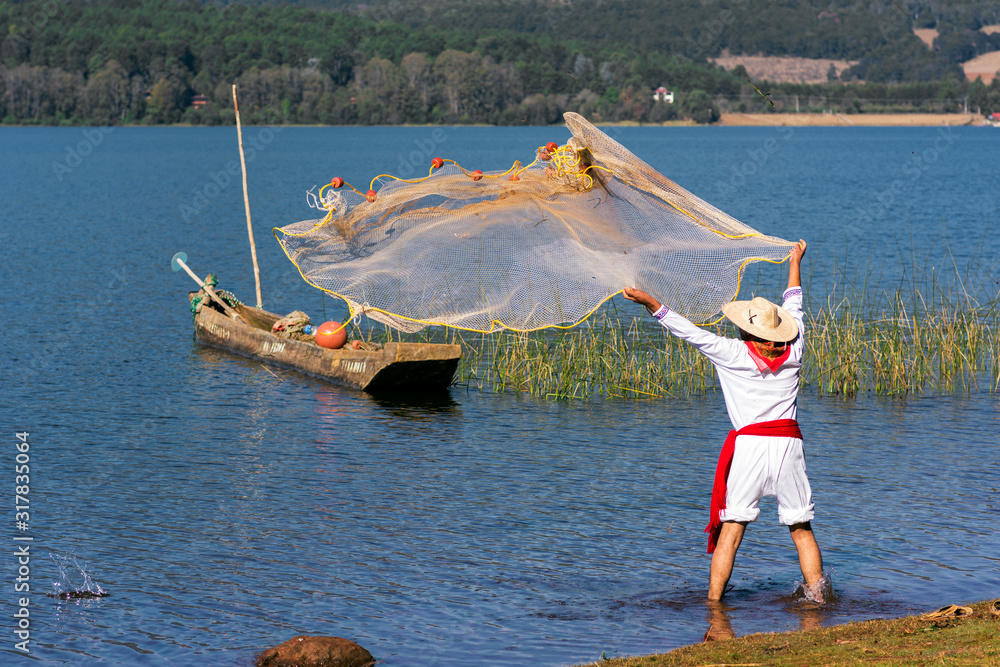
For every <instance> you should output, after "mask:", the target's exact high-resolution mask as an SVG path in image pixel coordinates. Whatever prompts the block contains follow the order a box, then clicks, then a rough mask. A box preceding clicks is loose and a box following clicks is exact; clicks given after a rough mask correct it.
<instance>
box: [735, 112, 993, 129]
mask: <svg viewBox="0 0 1000 667" xmlns="http://www.w3.org/2000/svg"><path fill="white" fill-rule="evenodd" d="M721 122H722V124H723V125H779V126H794V127H804V126H810V125H813V126H820V125H822V126H851V125H855V126H858V127H863V126H865V127H871V126H884V127H888V126H901V127H912V126H918V125H978V124H980V123H982V122H983V117H982V116H981V115H980V114H974V113H867V114H842V113H833V114H830V113H724V114H722V121H721Z"/></svg>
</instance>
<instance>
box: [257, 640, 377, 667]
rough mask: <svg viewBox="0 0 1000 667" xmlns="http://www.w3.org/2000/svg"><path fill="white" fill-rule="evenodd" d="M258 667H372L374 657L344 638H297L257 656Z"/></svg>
mask: <svg viewBox="0 0 1000 667" xmlns="http://www.w3.org/2000/svg"><path fill="white" fill-rule="evenodd" d="M255 663H256V665H257V667H292V666H293V665H294V666H295V667H371V665H374V664H375V658H373V657H372V654H371V653H369V652H368V651H367V650H365V649H364V647H362V646H360V645H358V644H355V643H354V642H352V641H351V640H350V639H344V638H343V637H310V636H309V635H298V636H296V637H292V638H291V639H289V640H288V641H287V642H285V643H284V644H279V645H278V646H275V647H274V648H269V649H267V650H266V651H264V652H263V653H261V654H260V655H258V656H257V659H256V661H255Z"/></svg>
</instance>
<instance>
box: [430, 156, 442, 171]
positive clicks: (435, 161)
mask: <svg viewBox="0 0 1000 667" xmlns="http://www.w3.org/2000/svg"><path fill="white" fill-rule="evenodd" d="M431 166H432V167H434V168H435V169H440V168H441V167H443V166H444V160H443V159H441V158H439V157H436V158H434V159H433V160H431Z"/></svg>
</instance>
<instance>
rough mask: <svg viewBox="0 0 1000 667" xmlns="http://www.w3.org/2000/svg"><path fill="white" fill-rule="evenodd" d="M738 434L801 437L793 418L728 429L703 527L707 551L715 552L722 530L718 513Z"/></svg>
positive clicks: (724, 499)
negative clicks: (708, 516) (706, 521)
mask: <svg viewBox="0 0 1000 667" xmlns="http://www.w3.org/2000/svg"><path fill="white" fill-rule="evenodd" d="M740 435H766V436H771V437H775V438H799V439H800V440H801V439H802V431H800V430H799V423H798V422H797V421H795V420H794V419H776V420H774V421H769V422H760V423H758V424H748V425H747V426H744V427H743V428H741V429H740V430H739V431H735V430H734V431H730V432H729V435H728V436H727V437H726V442H725V444H724V445H722V452H720V453H719V464H718V465H717V466H716V468H715V486H714V487H712V510H711V511H712V515H711V520H710V521H709V523H708V525H707V526H706V527H705V532H706V533H708V553H714V552H715V546H716V545H717V544H718V543H719V533H720V532H721V531H722V520H721V519H720V518H719V513H720V512H721V511H722V510H724V509H726V482H727V481H728V480H729V468H730V467H731V466H732V465H733V452H734V451H735V449H736V437H737V436H740Z"/></svg>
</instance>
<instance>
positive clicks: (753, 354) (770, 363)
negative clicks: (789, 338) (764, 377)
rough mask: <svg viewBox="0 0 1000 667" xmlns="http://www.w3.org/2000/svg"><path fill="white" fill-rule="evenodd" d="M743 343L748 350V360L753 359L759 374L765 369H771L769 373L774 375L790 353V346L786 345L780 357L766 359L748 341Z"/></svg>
mask: <svg viewBox="0 0 1000 667" xmlns="http://www.w3.org/2000/svg"><path fill="white" fill-rule="evenodd" d="M744 342H745V343H746V344H747V349H748V350H750V358H751V359H753V362H754V363H755V364H757V370H759V371H760V372H761V373H763V372H764V369H765V368H769V369H771V372H772V373H774V372H775V371H777V370H778V369H779V368H781V364H783V363H785V361H786V360H787V359H788V355H790V354H791V353H792V346H791V345H788V344H786V345H785V351H784V352H782V353H781V356H779V357H775V358H774V359H768V358H767V357H765V356H763V355H762V354H761V353H760V352H758V351H757V348H756V347H754V344H753V343H751V342H750V341H744Z"/></svg>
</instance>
